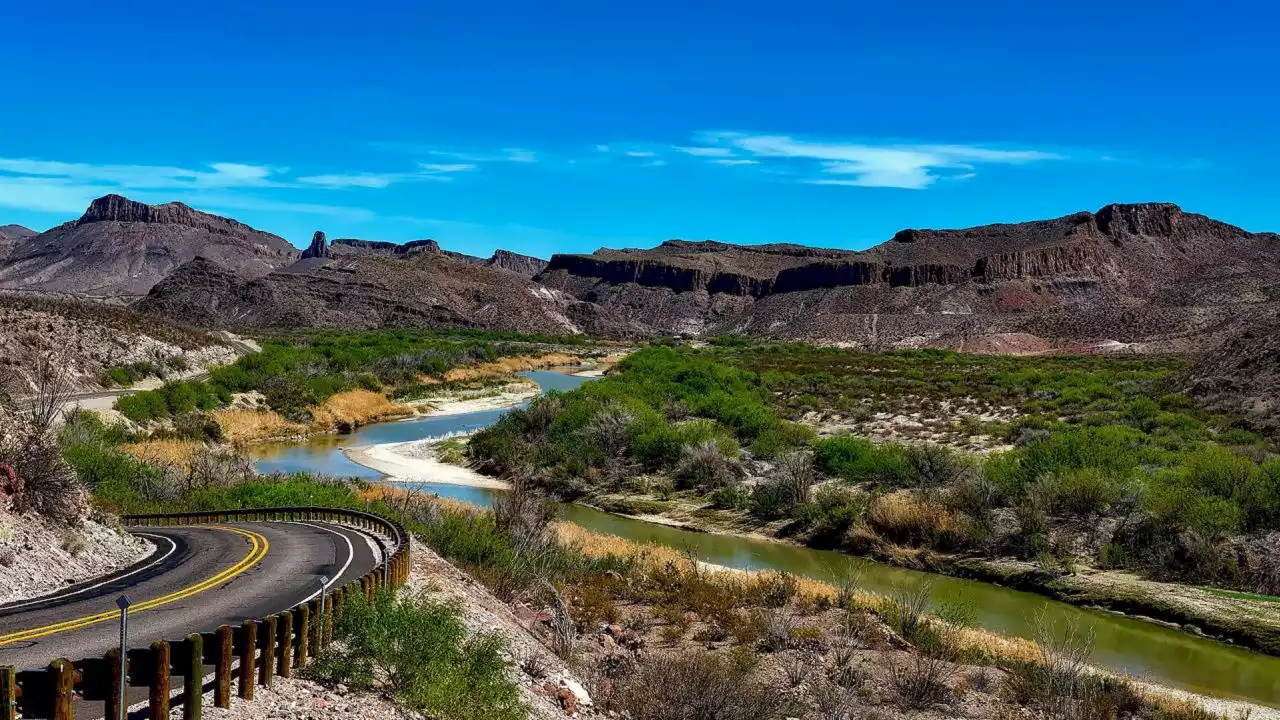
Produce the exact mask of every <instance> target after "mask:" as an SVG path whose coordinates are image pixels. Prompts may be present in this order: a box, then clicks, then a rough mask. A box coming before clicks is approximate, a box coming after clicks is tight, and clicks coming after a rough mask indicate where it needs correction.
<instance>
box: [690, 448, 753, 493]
mask: <svg viewBox="0 0 1280 720" xmlns="http://www.w3.org/2000/svg"><path fill="white" fill-rule="evenodd" d="M741 472H742V470H741V468H740V467H739V466H738V465H737V463H736V462H734V461H733V460H731V459H730V458H728V457H726V456H725V455H724V453H723V452H722V450H721V448H720V445H718V444H717V443H716V441H714V440H703V441H701V442H699V443H696V444H691V445H685V446H684V447H683V448H681V451H680V464H679V465H677V466H676V469H675V473H674V475H675V477H676V479H677V480H678V481H679V483H678V486H679V487H685V488H688V487H696V488H698V489H700V490H704V491H705V490H713V489H716V488H721V487H725V486H728V485H730V484H731V483H733V482H734V481H735V480H737V478H738V476H739V475H740V474H741Z"/></svg>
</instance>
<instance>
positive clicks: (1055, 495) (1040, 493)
mask: <svg viewBox="0 0 1280 720" xmlns="http://www.w3.org/2000/svg"><path fill="white" fill-rule="evenodd" d="M1026 492H1027V498H1028V501H1029V502H1031V503H1033V504H1034V505H1036V506H1037V507H1039V508H1041V509H1043V510H1044V511H1045V512H1047V513H1049V514H1050V515H1063V516H1066V517H1070V518H1074V519H1077V520H1087V519H1089V518H1093V517H1097V516H1099V515H1102V514H1104V513H1105V512H1106V511H1107V510H1108V509H1109V508H1110V507H1111V505H1112V504H1113V503H1115V502H1117V501H1118V500H1119V499H1120V498H1121V497H1123V496H1124V494H1125V481H1124V479H1120V480H1116V479H1112V478H1110V477H1108V476H1107V475H1106V474H1105V473H1104V472H1103V471H1101V470H1098V469H1097V468H1080V469H1070V470H1060V471H1058V472H1054V473H1049V474H1047V475H1041V476H1040V477H1039V478H1036V480H1035V481H1034V482H1033V483H1031V485H1030V486H1028V487H1027V490H1026Z"/></svg>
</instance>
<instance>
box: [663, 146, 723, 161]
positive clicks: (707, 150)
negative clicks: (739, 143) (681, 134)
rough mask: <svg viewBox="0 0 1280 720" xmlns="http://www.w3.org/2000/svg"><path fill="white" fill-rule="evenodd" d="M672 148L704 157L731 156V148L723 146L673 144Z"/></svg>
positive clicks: (686, 153)
mask: <svg viewBox="0 0 1280 720" xmlns="http://www.w3.org/2000/svg"><path fill="white" fill-rule="evenodd" d="M672 149H673V150H677V151H679V152H682V153H684V154H685V155H692V156H694V157H706V158H730V157H733V150H731V149H729V148H724V147H698V146H682V145H673V146H672Z"/></svg>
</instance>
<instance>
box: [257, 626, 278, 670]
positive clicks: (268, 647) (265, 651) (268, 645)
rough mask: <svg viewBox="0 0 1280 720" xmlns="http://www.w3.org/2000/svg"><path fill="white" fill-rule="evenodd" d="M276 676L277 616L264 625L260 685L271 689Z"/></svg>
mask: <svg viewBox="0 0 1280 720" xmlns="http://www.w3.org/2000/svg"><path fill="white" fill-rule="evenodd" d="M275 674H276V616H275V615H272V616H271V617H269V618H267V619H266V620H264V621H263V625H262V676H261V677H260V678H259V679H258V684H259V685H265V686H267V687H271V678H273V677H274V676H275Z"/></svg>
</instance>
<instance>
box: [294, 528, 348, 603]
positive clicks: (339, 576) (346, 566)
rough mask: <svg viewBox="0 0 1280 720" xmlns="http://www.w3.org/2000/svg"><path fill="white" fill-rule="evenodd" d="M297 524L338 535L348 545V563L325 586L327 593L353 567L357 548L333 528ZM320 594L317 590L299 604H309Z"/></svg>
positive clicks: (344, 535)
mask: <svg viewBox="0 0 1280 720" xmlns="http://www.w3.org/2000/svg"><path fill="white" fill-rule="evenodd" d="M296 524H297V525H306V526H307V527H313V528H317V529H319V530H323V531H325V532H327V533H332V534H334V535H337V536H338V537H340V538H342V539H343V540H345V541H346V543H347V562H346V563H344V564H343V566H342V568H341V569H340V570H338V572H336V573H334V577H333V578H331V579H330V580H329V582H328V583H326V584H325V586H324V589H325V590H326V591H327V590H328V589H329V588H331V587H333V584H334V583H336V582H338V580H340V579H342V576H343V574H344V573H346V572H347V568H349V567H351V562H352V561H353V560H355V559H356V548H355V546H354V545H352V544H351V538H350V537H347V535H346V534H344V533H340V532H338V531H337V530H333V529H331V528H327V527H325V526H323V525H319V524H316V523H309V522H298V523H296ZM320 592H321V591H320V590H317V591H315V592H313V593H311V594H310V595H308V596H307V597H306V598H305V599H303V600H302V601H301V602H299V603H298V604H299V605H301V604H302V603H308V602H311V601H312V600H315V599H316V598H317V597H319V596H320Z"/></svg>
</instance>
